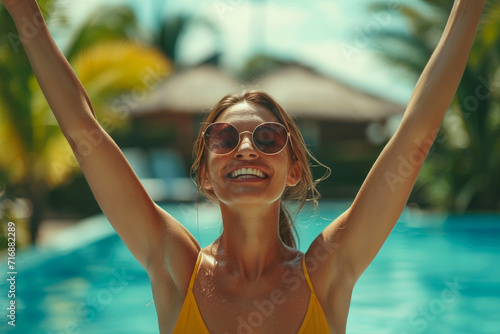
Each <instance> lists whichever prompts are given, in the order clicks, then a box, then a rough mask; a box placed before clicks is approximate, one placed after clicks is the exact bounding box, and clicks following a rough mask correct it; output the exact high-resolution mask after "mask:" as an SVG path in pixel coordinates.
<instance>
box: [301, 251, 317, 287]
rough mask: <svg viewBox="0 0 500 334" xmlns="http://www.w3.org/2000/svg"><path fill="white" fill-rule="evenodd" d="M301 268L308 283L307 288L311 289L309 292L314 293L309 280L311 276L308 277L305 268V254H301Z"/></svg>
mask: <svg viewBox="0 0 500 334" xmlns="http://www.w3.org/2000/svg"><path fill="white" fill-rule="evenodd" d="M302 270H303V271H304V276H305V277H306V280H307V284H308V285H309V289H311V294H316V293H315V292H314V288H313V285H312V282H311V278H310V277H309V273H308V272H307V268H306V255H305V254H304V256H302Z"/></svg>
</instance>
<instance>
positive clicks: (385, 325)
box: [0, 202, 500, 334]
mask: <svg viewBox="0 0 500 334" xmlns="http://www.w3.org/2000/svg"><path fill="white" fill-rule="evenodd" d="M164 207H165V208H166V209H167V210H168V211H169V212H170V213H171V214H172V215H173V216H174V217H176V218H177V219H178V220H180V221H181V222H183V223H184V222H187V223H186V227H187V228H188V229H189V230H190V231H191V232H192V233H193V234H194V235H195V236H196V237H197V238H198V240H199V242H200V244H201V245H202V246H205V245H207V244H209V243H210V242H211V241H213V239H214V238H216V237H217V236H218V234H219V232H220V218H219V214H218V210H217V208H214V207H212V206H207V205H201V206H200V208H199V214H198V216H197V213H196V208H195V206H194V205H193V204H177V205H173V204H170V205H164ZM346 207H347V206H346V204H343V203H330V202H323V203H321V204H320V210H319V211H318V213H319V215H320V216H315V217H312V215H313V211H312V210H310V209H305V210H304V211H303V212H302V214H301V215H300V216H299V231H300V234H301V249H302V250H304V249H306V248H307V246H308V245H309V244H310V242H311V241H312V240H313V238H314V237H315V236H316V235H317V234H318V233H319V232H320V231H321V230H322V229H323V228H324V226H325V225H326V224H327V223H328V222H329V221H331V220H332V219H334V218H335V217H337V216H338V215H339V214H340V213H341V212H342V211H343V210H344V209H345V208H346ZM197 217H198V223H197ZM51 247H52V248H51V249H44V250H36V249H31V250H28V251H24V252H21V253H18V254H17V268H18V275H17V280H16V305H17V309H16V327H15V328H12V327H11V326H9V325H7V320H6V317H5V311H4V312H3V313H2V319H1V320H0V333H6V332H9V333H22V334H52V333H54V334H56V333H57V334H59V333H61V334H62V333H91V334H94V333H95V334H98V333H102V334H105V333H106V334H112V333H120V334H126V333H158V324H157V319H156V313H155V308H154V305H153V304H152V303H150V302H151V301H152V293H151V287H150V284H149V280H148V276H147V275H146V273H145V272H144V270H143V269H142V267H141V266H140V265H139V264H138V263H137V261H136V260H135V259H134V258H133V256H132V255H131V254H130V252H129V251H128V249H127V248H126V247H125V245H124V244H123V243H122V242H121V240H120V238H119V237H118V236H117V235H116V234H115V233H114V231H113V229H112V228H111V226H110V225H109V223H108V222H107V221H106V220H105V218H104V217H103V216H96V217H92V218H90V219H87V220H86V221H84V222H82V224H79V225H78V226H75V227H74V228H70V229H68V230H66V231H63V232H62V233H61V234H60V235H58V236H56V237H55V238H54V239H53V243H52V245H51ZM2 262H3V260H2ZM499 263H500V216H499V215H467V216H447V215H442V214H441V215H437V214H421V213H418V212H415V211H410V210H405V212H403V214H402V215H401V217H400V220H399V222H398V224H397V225H396V227H395V228H394V230H393V232H392V233H391V235H390V236H389V238H388V240H387V242H386V243H385V244H384V246H383V247H382V249H381V251H380V253H379V254H378V256H377V257H376V258H375V260H374V261H373V262H372V264H371V265H370V266H369V267H368V269H367V270H366V271H365V273H364V274H363V276H362V277H361V278H360V280H359V281H358V283H357V285H356V287H355V289H354V292H353V296H352V303H351V310H350V313H349V319H348V325H347V333H353V334H354V333H394V334H410V333H411V334H413V333H454V334H462V333H463V334H475V333H477V334H480V333H481V334H483V333H484V334H486V333H488V334H498V333H500V266H499V265H498V264H499ZM1 270H2V273H6V272H7V268H6V266H5V265H4V264H3V263H2V266H1ZM0 291H1V292H0V306H1V308H2V309H3V310H5V307H6V305H7V304H6V303H7V291H8V286H7V283H6V280H5V279H2V281H1V283H0Z"/></svg>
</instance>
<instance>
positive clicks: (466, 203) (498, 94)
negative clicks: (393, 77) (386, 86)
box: [373, 0, 500, 212]
mask: <svg viewBox="0 0 500 334" xmlns="http://www.w3.org/2000/svg"><path fill="white" fill-rule="evenodd" d="M420 4H425V5H427V7H422V6H419V7H418V8H419V9H417V7H415V6H414V7H411V5H402V6H401V7H400V8H399V9H400V13H401V15H402V16H403V17H404V18H405V19H406V20H407V22H408V23H409V27H410V34H404V33H401V32H398V31H393V30H386V31H384V32H383V33H381V34H380V35H379V37H378V42H379V47H380V51H381V54H382V55H383V57H384V58H385V59H386V60H387V61H389V62H391V63H392V64H394V65H396V66H400V67H402V68H404V69H406V70H407V71H408V73H411V74H412V75H413V76H414V77H415V78H416V77H418V76H419V75H420V73H421V72H422V71H423V69H424V67H425V65H426V63H427V61H428V59H429V57H430V55H431V53H432V50H434V48H435V47H436V44H437V42H438V39H437V38H436V36H439V35H440V34H441V32H442V29H443V28H444V25H445V23H446V19H447V16H448V14H449V12H450V9H451V7H452V5H453V0H421V1H420V3H419V5H420ZM384 7H385V6H384V5H376V6H373V10H376V11H379V10H386V9H387V8H384ZM394 43H397V44H398V45H399V46H400V49H398V50H399V52H397V53H394V48H391V49H389V48H387V46H388V45H394ZM499 65H500V3H499V2H498V1H488V3H487V5H486V8H485V12H484V15H483V17H482V20H481V24H480V27H479V30H478V33H477V35H476V42H475V44H474V47H473V49H472V52H471V55H470V58H469V62H468V65H467V68H466V70H465V73H464V76H463V79H462V82H461V84H460V86H459V88H458V90H457V94H456V96H455V99H454V101H453V103H452V105H451V106H450V110H449V112H448V113H447V115H446V117H445V120H444V122H443V126H442V129H441V131H440V133H439V134H438V136H437V138H436V144H435V145H434V147H433V148H432V150H431V152H430V153H429V156H428V158H427V160H426V162H425V164H424V166H423V168H422V171H421V173H420V175H419V179H418V180H417V184H416V186H415V189H414V192H413V194H412V199H413V200H415V201H417V202H419V203H421V204H422V205H431V206H432V207H438V208H442V209H447V210H451V211H456V212H464V211H466V210H498V209H499V208H500V177H499V173H498V171H499V170H500V158H499V157H500V80H499V79H500V77H499V75H500V72H499V70H498V69H499Z"/></svg>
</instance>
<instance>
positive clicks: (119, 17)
mask: <svg viewBox="0 0 500 334" xmlns="http://www.w3.org/2000/svg"><path fill="white" fill-rule="evenodd" d="M56 3H57V2H55V1H48V0H47V1H43V0H39V1H38V4H39V6H40V8H41V9H42V11H43V12H44V17H45V18H46V21H49V20H50V17H51V14H53V13H54V12H55V9H56V7H55V6H54V5H55V4H56ZM60 9H61V8H57V10H58V11H57V12H58V13H60V12H61V11H60ZM96 13H100V14H101V15H97V14H96ZM96 13H94V14H92V16H91V17H92V18H89V19H88V20H87V22H86V25H83V26H82V27H81V28H80V30H78V31H77V32H76V34H75V35H74V38H73V39H72V43H70V47H69V49H68V50H67V51H68V53H69V54H70V55H71V57H70V59H69V61H70V63H71V65H72V66H73V67H74V69H75V71H76V72H77V74H78V75H79V77H80V79H81V81H82V83H83V85H84V86H85V88H86V89H87V92H88V93H89V96H90V99H91V100H92V102H93V104H94V107H95V109H96V112H97V114H98V115H100V116H103V119H104V120H105V121H106V126H107V127H108V129H106V130H112V129H110V128H117V127H119V126H120V125H122V124H123V123H124V119H125V118H126V113H124V112H123V111H122V110H123V103H121V102H122V101H123V100H126V99H127V98H129V97H130V95H131V92H132V93H135V94H138V95H141V94H144V93H147V92H148V91H149V90H151V89H154V87H155V86H156V85H157V84H159V82H160V81H161V80H162V79H163V78H164V77H165V76H166V75H168V74H169V73H170V71H171V68H172V66H171V63H170V61H169V60H168V59H167V58H165V57H164V56H163V55H162V54H161V53H160V52H159V51H158V50H156V49H154V48H151V47H148V46H145V45H142V44H140V43H137V42H136V41H135V40H136V39H137V38H135V37H137V36H140V34H141V33H140V31H139V29H138V26H137V24H136V19H135V16H134V14H133V12H132V11H131V10H129V9H126V8H122V7H118V8H115V9H113V8H109V7H105V8H104V9H100V10H99V11H96ZM108 14H109V16H108ZM62 15H63V14H62ZM63 17H64V15H63ZM0 31H1V34H0V185H2V186H1V188H0V204H1V203H2V201H5V198H11V199H15V198H19V197H22V198H28V199H29V200H30V201H31V205H32V207H33V211H32V216H31V226H30V232H31V234H32V235H36V232H37V229H38V224H39V223H40V220H41V218H42V209H43V207H44V206H45V205H46V201H47V197H48V196H47V195H48V191H49V190H50V189H51V188H52V187H54V186H57V185H60V184H64V183H65V182H68V181H69V180H71V179H72V178H73V177H74V176H75V175H76V174H77V171H79V169H78V164H77V163H76V160H75V159H74V157H73V154H72V152H71V149H70V147H69V145H68V143H67V142H66V140H65V138H64V136H63V135H62V132H61V130H60V128H59V126H58V125H57V123H56V122H55V119H54V117H53V115H52V113H51V111H50V108H49V106H48V104H47V103H46V101H45V98H44V96H43V94H42V92H41V90H40V88H39V86H38V84H37V82H36V80H35V78H34V76H33V72H32V70H31V66H30V64H29V61H28V59H27V57H26V55H25V52H24V50H23V49H22V45H21V43H20V40H19V37H18V35H17V32H16V29H15V26H14V23H13V21H12V19H11V18H10V16H9V14H8V13H7V11H6V10H5V9H4V8H3V7H0ZM33 31H34V38H36V28H34V30H33ZM132 95H133V94H132ZM141 96H142V95H141ZM137 102H138V101H135V103H137ZM101 120H102V119H101ZM103 126H104V124H103ZM4 184H5V186H4ZM1 216H2V215H0V217H1ZM13 218H15V217H13Z"/></svg>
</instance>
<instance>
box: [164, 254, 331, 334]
mask: <svg viewBox="0 0 500 334" xmlns="http://www.w3.org/2000/svg"><path fill="white" fill-rule="evenodd" d="M200 262H201V252H200V253H199V254H198V260H196V265H195V267H194V270H193V274H192V275H191V281H190V282H189V288H188V292H187V296H186V299H185V300H184V304H182V308H181V313H180V314H179V318H178V319H177V323H176V324H175V328H174V331H173V333H172V334H210V332H209V331H208V329H207V326H205V322H204V321H203V318H202V317H201V313H200V310H199V309H198V304H197V303H196V299H195V298H194V294H193V285H194V280H195V278H196V274H197V273H198V267H199V266H200ZM302 269H303V271H304V275H305V277H306V280H307V284H309V289H311V297H310V299H309V307H308V309H307V313H306V317H305V318H304V321H303V322H302V326H300V329H299V332H298V333H297V334H328V333H330V330H329V327H328V322H327V321H326V317H325V313H324V312H323V309H322V308H321V304H320V303H319V300H318V298H317V297H316V293H315V292H314V288H313V286H312V283H311V279H310V278H309V274H308V273H307V269H306V263H305V257H302Z"/></svg>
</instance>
